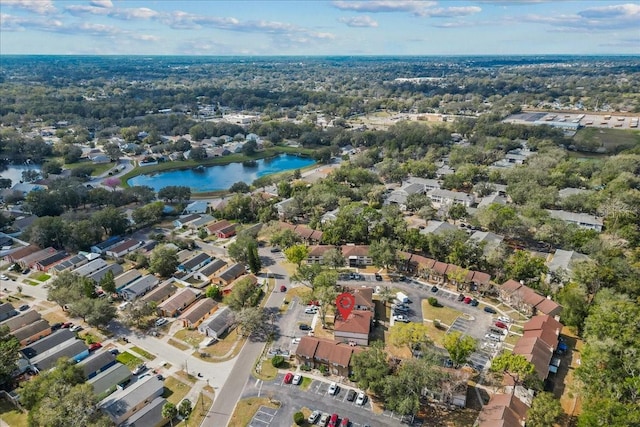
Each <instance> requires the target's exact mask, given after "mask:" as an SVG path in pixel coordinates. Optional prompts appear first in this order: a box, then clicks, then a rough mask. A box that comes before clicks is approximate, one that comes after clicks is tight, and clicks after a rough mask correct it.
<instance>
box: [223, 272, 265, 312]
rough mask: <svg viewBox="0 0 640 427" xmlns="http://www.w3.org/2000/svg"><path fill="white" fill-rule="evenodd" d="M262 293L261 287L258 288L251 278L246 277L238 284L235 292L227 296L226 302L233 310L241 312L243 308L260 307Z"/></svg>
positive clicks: (234, 289) (234, 288)
mask: <svg viewBox="0 0 640 427" xmlns="http://www.w3.org/2000/svg"><path fill="white" fill-rule="evenodd" d="M261 293H262V291H261V289H260V287H258V286H256V285H255V284H254V283H253V281H252V280H251V279H250V278H248V277H245V278H242V279H239V280H238V281H237V282H236V284H235V286H234V287H233V290H232V291H231V293H230V294H229V295H227V296H226V298H225V299H224V302H225V303H226V304H227V305H228V306H229V308H230V309H231V310H233V311H240V310H242V309H243V308H248V307H255V306H256V305H258V302H259V301H260V296H261Z"/></svg>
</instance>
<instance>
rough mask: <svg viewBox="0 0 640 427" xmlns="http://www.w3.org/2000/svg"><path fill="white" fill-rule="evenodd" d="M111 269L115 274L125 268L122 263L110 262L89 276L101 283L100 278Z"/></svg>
mask: <svg viewBox="0 0 640 427" xmlns="http://www.w3.org/2000/svg"><path fill="white" fill-rule="evenodd" d="M109 271H111V272H112V273H113V275H114V276H117V275H119V274H120V273H122V271H123V269H122V266H121V265H120V264H109V265H107V266H106V267H105V268H102V269H100V270H98V271H96V272H94V273H92V274H90V275H88V276H87V278H88V279H91V280H93V281H94V282H96V283H100V280H102V278H103V277H104V276H105V274H107V272H109Z"/></svg>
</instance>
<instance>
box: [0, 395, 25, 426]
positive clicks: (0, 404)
mask: <svg viewBox="0 0 640 427" xmlns="http://www.w3.org/2000/svg"><path fill="white" fill-rule="evenodd" d="M0 420H2V421H4V422H5V423H7V424H9V426H11V427H18V426H26V425H28V423H27V412H26V411H25V412H20V411H18V410H17V409H16V407H15V406H13V405H12V404H11V403H9V402H7V401H6V400H4V399H2V400H0Z"/></svg>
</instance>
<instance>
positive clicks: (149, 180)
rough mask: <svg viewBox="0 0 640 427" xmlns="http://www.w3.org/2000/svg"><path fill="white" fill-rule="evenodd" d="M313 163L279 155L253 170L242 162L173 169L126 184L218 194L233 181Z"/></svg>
mask: <svg viewBox="0 0 640 427" xmlns="http://www.w3.org/2000/svg"><path fill="white" fill-rule="evenodd" d="M314 163H315V161H314V160H313V159H310V158H308V157H298V156H293V155H290V154H281V155H279V156H277V157H272V158H269V159H260V160H258V161H257V165H256V166H255V167H247V166H243V165H242V163H230V164H228V165H215V166H207V167H205V168H204V169H201V170H195V169H185V170H173V171H166V172H157V173H154V174H150V175H138V176H136V177H133V178H131V179H130V180H128V181H127V183H128V184H129V185H131V186H133V185H148V186H149V187H151V188H153V189H154V190H156V191H158V190H160V189H161V188H163V187H167V186H169V185H183V186H186V187H189V188H191V191H193V192H205V191H219V190H226V189H228V188H229V187H231V186H232V185H233V184H235V183H236V182H240V181H242V182H245V183H247V184H251V183H252V182H253V181H255V180H256V179H257V178H260V177H261V176H264V175H269V174H273V173H277V172H284V171H288V170H295V169H301V168H303V167H305V166H309V165H312V164H314Z"/></svg>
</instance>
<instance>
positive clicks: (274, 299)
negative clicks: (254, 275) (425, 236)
mask: <svg viewBox="0 0 640 427" xmlns="http://www.w3.org/2000/svg"><path fill="white" fill-rule="evenodd" d="M259 253H260V258H261V259H262V260H263V265H265V267H266V268H267V270H268V271H269V272H270V273H271V274H272V275H273V276H275V278H276V286H275V287H274V292H272V293H271V295H270V296H269V298H268V299H267V301H266V303H265V308H270V307H280V306H281V305H282V302H283V301H284V297H285V294H284V293H281V292H278V289H280V286H281V285H285V286H287V287H289V286H290V283H289V278H288V276H287V272H286V270H284V268H282V267H281V266H280V265H278V264H277V263H275V262H274V261H275V260H274V259H273V258H272V255H273V254H271V253H270V252H269V250H268V249H265V248H260V250H259ZM264 347H265V343H264V342H260V341H250V340H248V341H247V342H246V344H245V345H244V347H243V348H242V350H241V351H240V354H239V355H238V357H237V358H236V359H235V363H234V366H233V368H232V369H231V372H229V374H228V375H227V381H226V382H225V383H224V386H223V387H222V388H221V389H220V390H219V391H217V392H216V398H215V400H214V402H213V406H212V407H211V409H209V412H208V413H207V416H206V418H205V421H203V423H202V424H201V426H202V427H205V426H206V427H210V426H213V427H218V426H219V427H225V426H226V425H227V424H228V423H229V420H230V418H231V415H232V414H233V410H234V409H235V406H236V404H237V403H238V401H239V400H240V398H241V396H242V390H243V389H244V386H245V384H246V382H247V374H250V373H251V369H253V366H254V364H255V363H256V360H257V359H258V357H259V356H260V354H261V353H262V351H263V350H264ZM214 366H215V369H216V371H217V370H218V366H217V365H214Z"/></svg>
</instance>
